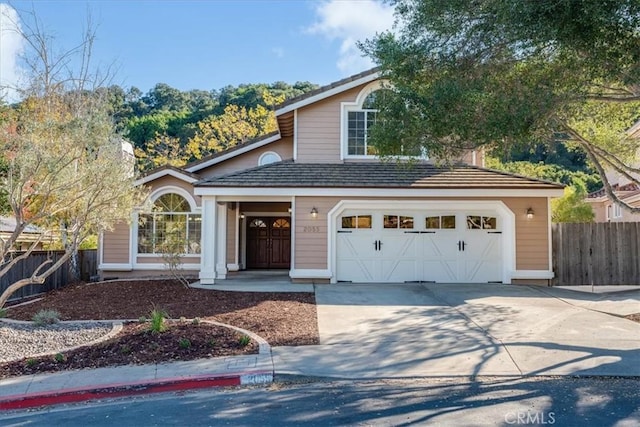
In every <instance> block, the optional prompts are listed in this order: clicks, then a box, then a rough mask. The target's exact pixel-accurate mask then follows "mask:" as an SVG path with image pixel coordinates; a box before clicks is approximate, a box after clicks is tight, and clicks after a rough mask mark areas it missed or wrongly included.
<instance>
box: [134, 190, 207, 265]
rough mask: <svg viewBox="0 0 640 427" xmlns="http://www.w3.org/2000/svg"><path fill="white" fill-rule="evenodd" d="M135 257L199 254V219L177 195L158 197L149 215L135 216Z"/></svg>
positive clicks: (187, 203)
mask: <svg viewBox="0 0 640 427" xmlns="http://www.w3.org/2000/svg"><path fill="white" fill-rule="evenodd" d="M138 218H139V221H138V253H139V254H158V255H162V254H169V253H171V254H175V253H183V254H199V253H200V235H201V230H202V217H201V215H200V214H196V213H193V212H191V206H190V205H189V202H188V201H187V200H186V199H185V198H184V197H182V196H181V195H179V194H176V193H166V194H163V195H162V196H160V197H158V198H157V199H156V201H155V202H154V204H153V211H152V212H150V213H144V214H140V215H139V216H138Z"/></svg>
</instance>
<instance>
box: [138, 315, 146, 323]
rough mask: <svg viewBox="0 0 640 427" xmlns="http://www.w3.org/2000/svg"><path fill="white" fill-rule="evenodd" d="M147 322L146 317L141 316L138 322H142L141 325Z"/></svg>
mask: <svg viewBox="0 0 640 427" xmlns="http://www.w3.org/2000/svg"><path fill="white" fill-rule="evenodd" d="M146 321H147V318H146V316H140V317H138V322H140V323H144V322H146Z"/></svg>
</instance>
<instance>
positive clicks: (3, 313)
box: [0, 308, 7, 319]
mask: <svg viewBox="0 0 640 427" xmlns="http://www.w3.org/2000/svg"><path fill="white" fill-rule="evenodd" d="M3 317H7V310H6V309H4V308H0V319H2V318H3Z"/></svg>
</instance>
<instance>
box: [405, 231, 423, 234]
mask: <svg viewBox="0 0 640 427" xmlns="http://www.w3.org/2000/svg"><path fill="white" fill-rule="evenodd" d="M420 233H422V231H405V232H404V234H420Z"/></svg>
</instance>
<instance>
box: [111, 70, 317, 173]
mask: <svg viewBox="0 0 640 427" xmlns="http://www.w3.org/2000/svg"><path fill="white" fill-rule="evenodd" d="M317 87H318V86H317V85H315V84H313V83H309V82H297V83H295V84H293V85H291V84H288V83H285V82H275V83H272V84H266V83H257V84H241V85H239V86H237V87H235V86H225V87H223V88H222V89H220V90H211V91H206V90H199V89H194V90H189V91H180V90H178V89H176V88H173V87H171V86H169V85H167V84H165V83H158V84H157V85H155V87H153V88H152V89H151V90H149V91H148V92H147V93H142V92H141V91H140V90H139V89H137V88H135V87H132V88H128V89H124V88H122V87H120V86H117V85H114V86H110V87H108V88H102V89H99V90H101V91H106V92H107V95H108V98H109V100H110V105H111V110H112V114H113V117H114V120H115V122H116V126H117V128H118V129H119V130H120V131H121V132H123V133H124V135H125V137H126V138H128V139H129V140H130V141H131V142H132V143H133V144H134V147H135V149H136V156H137V158H138V165H139V168H140V169H141V170H142V171H145V170H149V169H152V168H154V167H158V166H162V165H164V164H167V163H169V164H172V165H174V166H182V165H184V164H185V163H187V162H189V161H192V160H197V159H199V158H201V157H204V156H206V155H208V154H211V153H214V152H217V151H221V150H224V149H226V148H229V147H231V146H233V145H235V144H238V143H241V142H244V141H246V140H249V139H252V138H255V137H257V136H260V135H262V134H266V133H269V132H271V131H273V130H275V120H274V117H273V112H272V109H271V107H272V106H273V105H275V104H277V103H280V102H282V101H284V100H286V99H289V98H292V97H295V96H298V95H300V94H302V93H305V92H307V91H310V90H313V89H315V88H317Z"/></svg>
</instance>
